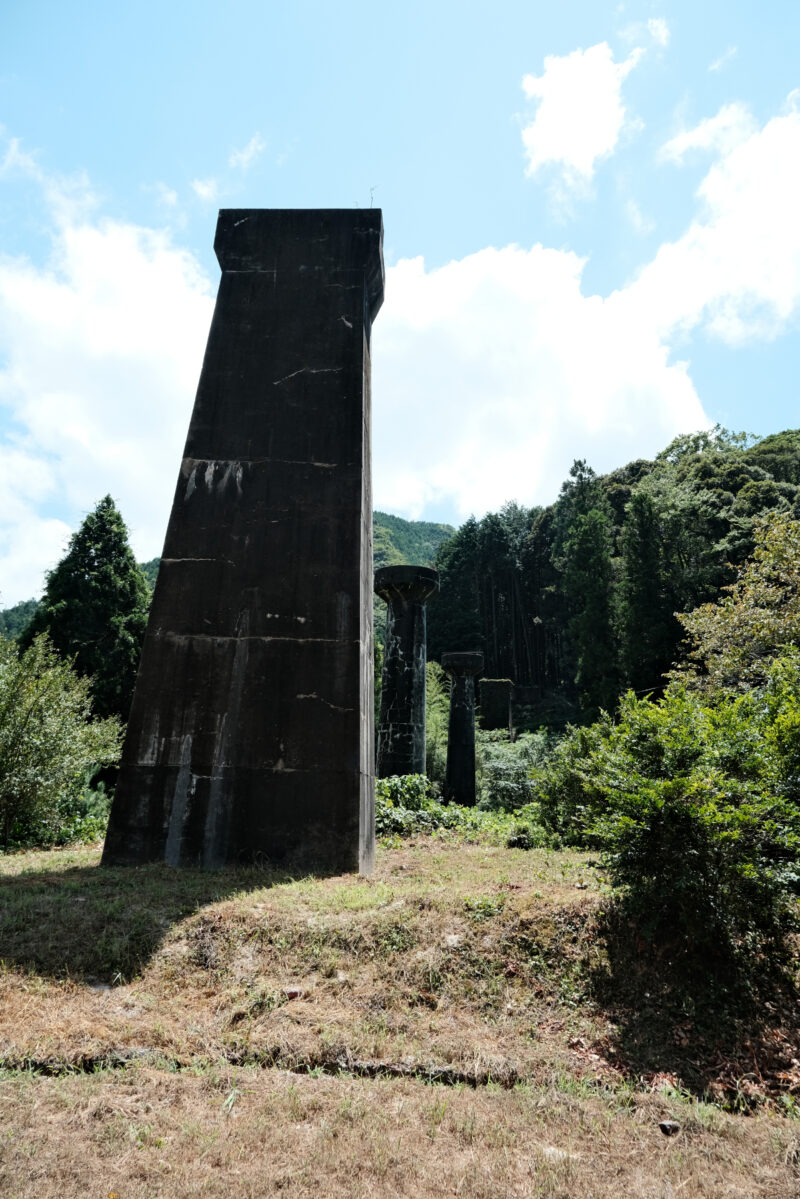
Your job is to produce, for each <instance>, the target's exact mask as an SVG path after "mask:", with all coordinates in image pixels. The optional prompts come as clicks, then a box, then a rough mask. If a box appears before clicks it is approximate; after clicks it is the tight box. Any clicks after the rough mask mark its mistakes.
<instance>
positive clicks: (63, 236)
mask: <svg viewBox="0 0 800 1199" xmlns="http://www.w3.org/2000/svg"><path fill="white" fill-rule="evenodd" d="M212 306H213V301H212V298H211V293H210V286H209V282H208V280H207V279H206V278H205V277H204V275H203V274H202V272H201V270H200V268H199V267H198V265H197V263H196V262H195V260H194V259H193V258H192V257H191V255H189V254H188V253H186V252H185V251H183V250H180V249H178V248H177V247H175V246H174V245H173V244H172V243H171V241H170V238H169V236H168V235H167V234H166V233H164V232H156V231H154V230H150V229H143V228H139V227H137V226H134V225H129V224H123V223H120V222H114V221H106V220H99V221H95V222H93V223H92V222H88V221H85V220H79V221H77V222H75V223H72V222H70V221H66V222H64V221H61V220H60V219H59V220H58V222H57V226H56V230H55V235H54V252H53V256H52V258H51V260H50V262H49V263H48V264H47V265H46V266H45V267H44V268H41V267H37V266H35V265H33V264H32V263H31V262H29V261H27V260H25V259H9V258H5V259H0V363H2V366H0V407H1V408H2V409H3V410H4V411H5V412H6V414H7V417H8V421H9V429H10V432H8V433H7V434H6V436H5V438H3V439H0V479H2V481H3V482H2V488H1V489H0V589H1V590H2V594H3V603H5V604H8V603H12V602H15V601H16V600H18V599H20V598H27V596H29V595H31V594H33V593H35V592H36V591H38V590H39V588H40V587H41V584H42V572H43V570H44V569H46V568H47V567H50V566H52V565H53V563H54V561H55V559H56V558H57V556H58V553H59V550H60V548H61V547H62V545H63V542H64V538H65V533H66V532H67V531H68V530H67V525H66V524H65V523H64V522H62V521H61V520H54V519H52V518H51V516H50V515H49V510H55V509H57V510H58V511H59V512H61V513H65V512H66V513H69V514H70V516H71V517H72V519H73V521H74V523H77V521H78V520H79V519H80V518H81V517H82V516H83V514H84V513H85V512H86V511H88V510H90V509H91V508H93V507H94V505H95V504H96V502H97V500H98V499H100V497H101V496H102V495H104V494H105V493H106V492H110V493H111V494H112V495H113V496H114V497H116V498H117V499H118V500H119V502H120V504H121V508H122V512H123V514H124V515H125V517H126V519H127V521H128V523H129V525H130V526H131V531H132V535H133V544H134V547H135V549H136V551H137V553H138V554H139V555H140V557H152V556H153V555H154V554H157V553H159V552H160V549H161V544H162V541H163V535H164V529H165V524H166V518H167V515H168V513H169V507H170V501H171V495H172V490H173V488H174V485H175V479H176V478H177V469H178V463H179V461H180V455H181V449H182V446H183V441H184V439H185V436H186V428H187V425H188V417H189V413H190V411H191V405H192V399H193V396H194V390H195V387H196V384H197V377H198V374H199V368H200V363H201V360H202V353H203V348H204V344H205V339H206V335H207V329H208V324H209V320H210V316H211V310H212Z"/></svg>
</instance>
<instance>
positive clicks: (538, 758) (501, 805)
mask: <svg viewBox="0 0 800 1199" xmlns="http://www.w3.org/2000/svg"><path fill="white" fill-rule="evenodd" d="M551 741H552V738H551V737H548V735H547V734H546V733H543V732H540V733H522V734H521V736H519V737H518V738H517V740H516V741H509V739H508V734H507V733H505V732H501V733H499V734H497V733H487V732H483V731H481V730H478V732H477V740H476V767H477V784H478V786H477V789H478V797H479V799H478V802H479V804H480V807H482V808H488V809H490V810H492V811H500V812H515V811H517V810H518V809H519V808H523V807H525V806H526V805H528V804H530V803H531V800H532V799H533V791H532V782H531V771H532V770H533V769H534V768H535V767H537V766H539V765H541V764H542V763H543V762H545V761H546V760H547V758H548V755H549V753H550V747H551Z"/></svg>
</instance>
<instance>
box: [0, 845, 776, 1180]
mask: <svg viewBox="0 0 800 1199" xmlns="http://www.w3.org/2000/svg"><path fill="white" fill-rule="evenodd" d="M98 862H99V848H98V847H89V848H81V849H68V850H60V851H52V852H47V853H26V854H19V855H10V856H7V857H4V858H0V962H1V963H2V964H1V965H0V1194H2V1195H4V1196H6V1195H8V1196H19V1197H20V1199H21V1197H23V1196H24V1197H26V1199H27V1197H28V1196H31V1197H33V1196H36V1197H37V1199H44V1197H49V1196H56V1195H59V1196H64V1195H66V1196H72V1195H75V1196H83V1195H87V1196H98V1197H99V1199H106V1197H107V1196H109V1195H115V1196H119V1199H140V1197H141V1199H144V1197H145V1196H155V1195H159V1196H160V1195H164V1196H189V1195H214V1196H216V1195H219V1196H222V1195H236V1196H239V1195H241V1196H260V1195H271V1194H273V1193H276V1192H278V1191H281V1190H286V1191H287V1192H289V1193H291V1194H293V1195H301V1196H305V1195H312V1194H313V1195H314V1196H321V1197H323V1199H324V1197H325V1196H329V1195H330V1196H333V1195H342V1196H345V1195H347V1196H350V1195H352V1196H357V1195H368V1194H379V1195H407V1196H417V1195H419V1196H422V1195H434V1194H436V1195H461V1196H467V1197H469V1196H518V1195H519V1196H529V1195H530V1196H534V1195H543V1196H573V1195H574V1196H581V1197H585V1199H591V1197H593V1196H597V1197H600V1196H603V1197H605V1196H612V1195H613V1196H620V1195H624V1196H628V1195H630V1196H659V1197H660V1196H665V1197H666V1196H673V1195H675V1196H677V1195H681V1196H723V1195H724V1196H742V1197H745V1196H747V1197H750V1196H762V1195H763V1196H770V1197H774V1199H783V1197H784V1196H786V1197H787V1199H788V1197H790V1196H793V1197H795V1199H796V1197H797V1196H800V1119H798V1117H800V1061H798V1058H800V1052H799V1051H798V1044H799V1043H800V1042H799V1038H798V1023H800V1017H798V1013H797V1012H796V1010H795V1009H794V1008H793V1007H792V1005H791V1004H789V1003H788V1002H787V1001H786V998H785V997H781V996H778V995H776V996H775V998H774V1002H766V1003H764V1002H762V1003H761V1004H760V1006H759V1008H758V1010H757V1011H748V1012H747V1013H746V1014H745V1013H742V1012H739V1013H737V1012H736V1011H731V1010H727V1009H726V1010H720V1011H709V1009H708V1007H707V1006H706V1007H703V1005H702V1004H699V1003H696V1002H693V1001H692V998H691V995H688V994H687V991H686V988H685V987H683V988H680V989H676V988H675V987H674V986H673V985H672V983H671V979H670V970H669V962H668V960H665V959H661V960H652V961H648V960H646V956H645V955H643V953H642V948H641V946H639V945H637V943H636V938H635V935H634V934H630V935H628V936H626V930H625V929H620V928H618V927H617V928H615V927H614V925H613V922H609V919H608V915H607V913H608V911H609V910H610V906H609V900H610V897H609V895H608V892H607V888H606V887H605V884H604V883H603V881H602V878H601V877H599V874H600V872H599V870H598V868H597V866H596V865H595V864H594V863H593V862H592V861H591V859H590V858H589V857H587V855H582V854H576V853H557V852H552V851H544V850H533V851H527V852H526V851H523V850H509V849H503V848H500V847H496V846H486V845H476V844H467V843H464V842H463V841H460V840H458V839H457V838H454V837H453V838H449V839H440V838H434V837H420V838H417V839H416V840H415V841H412V842H407V843H402V844H400V843H398V844H397V845H395V846H391V845H384V846H383V847H382V848H381V849H380V851H379V854H378V865H377V869H376V872H375V875H374V877H373V878H371V879H369V880H364V879H359V878H356V877H353V876H341V877H335V878H319V879H309V878H305V879H292V878H289V877H286V876H282V875H275V874H272V875H270V874H267V873H265V872H264V871H227V872H216V873H206V874H204V873H200V872H194V871H174V870H170V869H168V868H166V867H147V868H142V869H137V870H101V869H100V868H99V866H98ZM667 1119H670V1120H674V1121H675V1122H676V1123H677V1124H678V1126H679V1127H678V1130H677V1132H676V1133H675V1135H672V1136H665V1135H664V1134H663V1133H662V1131H661V1130H660V1128H659V1124H660V1122H662V1121H664V1120H667Z"/></svg>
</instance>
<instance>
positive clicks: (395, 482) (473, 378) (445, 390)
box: [373, 245, 707, 516]
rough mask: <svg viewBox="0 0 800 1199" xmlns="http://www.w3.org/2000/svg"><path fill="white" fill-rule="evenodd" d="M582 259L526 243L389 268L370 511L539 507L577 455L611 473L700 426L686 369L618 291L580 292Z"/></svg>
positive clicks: (379, 342)
mask: <svg viewBox="0 0 800 1199" xmlns="http://www.w3.org/2000/svg"><path fill="white" fill-rule="evenodd" d="M583 266H584V263H583V261H582V260H581V259H579V258H577V257H576V256H575V255H574V254H572V253H569V252H565V251H559V250H551V249H545V248H544V247H543V246H541V245H536V246H533V247H532V248H531V249H527V250H526V249H520V248H518V247H513V246H512V247H507V248H505V249H502V250H494V249H486V250H481V251H480V252H479V253H477V254H473V255H470V256H469V257H467V258H464V259H462V260H461V261H458V262H452V263H450V264H449V265H447V266H444V267H442V268H440V269H438V270H433V271H426V269H425V265H424V263H423V260H422V259H421V258H416V259H410V260H405V261H401V262H399V263H398V264H397V265H396V266H395V267H393V268H391V269H390V270H389V271H388V273H387V282H386V301H385V303H384V307H383V309H382V311H381V314H380V317H379V320H378V322H377V323H376V326H375V330H374V332H373V345H374V355H373V363H374V368H373V369H374V387H373V394H374V396H375V410H374V417H373V422H374V437H375V479H374V489H375V497H376V504H377V506H378V507H382V508H386V507H388V508H390V509H393V510H395V511H401V512H404V513H406V514H410V515H415V516H419V515H420V514H421V513H423V512H424V511H425V509H426V506H430V505H434V504H436V503H442V502H443V501H448V502H454V503H455V505H456V507H457V510H458V512H459V513H460V514H461V515H462V516H465V515H467V514H468V513H469V512H475V513H476V514H481V513H483V512H486V511H487V510H490V509H493V508H494V509H496V508H498V507H500V506H501V505H502V504H503V503H504V502H505V501H506V500H508V499H511V498H516V499H517V500H519V501H521V502H523V503H528V504H533V503H547V502H550V501H552V499H553V498H554V497H555V495H556V493H557V491H558V487H559V485H560V483H561V482H562V481H563V479H564V478H565V476H566V474H567V471H568V470H569V466H570V464H571V462H572V460H573V459H574V458H576V457H586V458H588V459H589V461H590V462H591V463H592V464H593V465H594V466H595V468H596V469H601V470H602V469H610V468H611V467H612V466H615V465H619V464H620V463H622V462H625V461H626V460H627V459H629V458H632V457H637V456H640V455H643V454H648V453H655V452H656V451H657V450H658V449H660V448H662V447H663V445H664V444H665V443H666V442H667V441H669V440H670V439H671V438H672V437H673V436H674V435H675V434H677V433H678V432H679V431H682V430H686V429H695V428H698V427H700V426H703V425H705V424H706V423H707V421H706V417H705V414H704V412H703V409H702V406H701V404H700V401H699V399H698V397H697V395H696V393H695V391H694V388H693V386H692V383H691V380H690V379H689V377H688V375H687V372H686V368H685V365H683V364H673V365H669V364H668V348H667V347H666V346H665V345H664V344H663V343H662V342H661V340H660V339H659V337H658V336H657V335H656V333H655V332H654V331H653V330H648V329H647V327H646V322H644V321H642V322H640V323H639V324H638V325H637V327H636V328H635V330H633V329H632V328H631V325H630V319H631V315H632V314H631V313H629V312H626V311H622V310H621V307H620V305H619V302H618V301H617V300H616V299H615V298H613V297H612V298H611V299H610V300H604V299H603V298H602V297H600V296H586V295H584V294H583V291H582V289H581V275H582V271H583Z"/></svg>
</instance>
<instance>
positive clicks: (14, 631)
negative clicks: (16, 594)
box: [0, 599, 39, 638]
mask: <svg viewBox="0 0 800 1199" xmlns="http://www.w3.org/2000/svg"><path fill="white" fill-rule="evenodd" d="M38 607H39V601H38V600H35V599H29V600H20V601H19V603H18V604H14V606H13V607H11V608H4V609H3V611H2V612H0V636H3V637H9V638H14V637H19V635H20V633H21V632H22V631H23V630H24V629H26V628H27V627H28V625H29V624H30V622H31V621H32V620H33V614H34V612H35V611H36V609H37V608H38Z"/></svg>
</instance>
